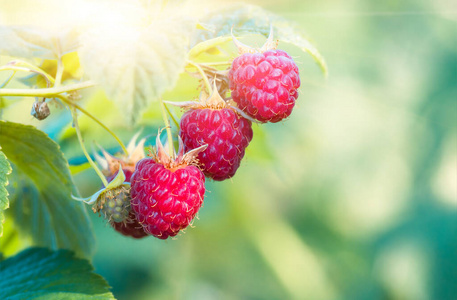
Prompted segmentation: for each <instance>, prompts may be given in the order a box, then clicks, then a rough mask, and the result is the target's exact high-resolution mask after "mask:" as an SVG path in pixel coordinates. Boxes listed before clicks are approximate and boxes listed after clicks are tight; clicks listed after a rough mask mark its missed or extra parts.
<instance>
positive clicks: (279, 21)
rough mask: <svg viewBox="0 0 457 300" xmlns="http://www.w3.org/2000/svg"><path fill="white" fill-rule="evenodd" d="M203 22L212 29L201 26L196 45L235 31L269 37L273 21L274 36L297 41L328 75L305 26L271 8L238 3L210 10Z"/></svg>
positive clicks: (236, 32) (298, 45)
mask: <svg viewBox="0 0 457 300" xmlns="http://www.w3.org/2000/svg"><path fill="white" fill-rule="evenodd" d="M201 22H202V23H203V24H205V25H206V27H207V28H208V30H200V31H198V32H197V34H196V35H195V36H194V37H193V39H192V44H193V45H198V44H199V43H201V42H204V41H206V40H211V39H214V38H216V37H220V36H228V35H230V33H231V30H232V28H233V31H234V33H235V34H236V35H238V34H239V33H254V34H261V35H263V36H265V37H268V35H269V33H270V25H271V26H272V27H273V29H274V38H275V39H279V40H280V41H281V42H286V43H290V44H293V45H296V46H297V47H299V48H300V49H302V50H303V51H305V52H307V53H309V54H310V55H311V57H312V58H313V59H314V60H315V61H316V63H317V64H318V65H319V67H320V68H321V70H322V72H323V73H324V74H325V75H327V64H326V63H325V60H324V58H323V56H322V55H321V54H320V53H319V51H318V50H317V48H316V47H315V46H314V45H313V44H312V43H311V42H310V41H309V40H308V39H307V38H306V37H305V35H304V33H303V32H302V30H301V29H299V28H298V27H296V26H295V25H294V24H293V23H292V22H290V21H288V20H286V19H284V18H282V17H280V16H277V15H275V14H273V13H271V12H268V11H266V10H264V9H262V8H260V7H258V6H254V5H247V4H241V3H240V4H234V5H229V6H225V7H222V8H220V9H218V10H216V11H210V12H209V13H208V14H207V15H206V16H205V17H203V18H202V19H201Z"/></svg>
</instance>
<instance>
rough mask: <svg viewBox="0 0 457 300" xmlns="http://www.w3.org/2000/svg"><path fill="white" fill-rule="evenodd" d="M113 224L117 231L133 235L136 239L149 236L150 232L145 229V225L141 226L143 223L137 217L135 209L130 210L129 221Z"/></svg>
mask: <svg viewBox="0 0 457 300" xmlns="http://www.w3.org/2000/svg"><path fill="white" fill-rule="evenodd" d="M111 225H112V226H113V228H114V229H115V230H116V231H117V232H119V233H121V234H123V235H126V236H131V237H133V238H135V239H140V238H143V237H145V236H148V234H147V233H146V232H145V231H144V229H143V226H141V224H140V223H139V222H138V220H137V219H136V217H135V212H134V211H133V210H130V214H129V216H128V218H127V221H124V222H119V223H115V222H113V223H112V224H111Z"/></svg>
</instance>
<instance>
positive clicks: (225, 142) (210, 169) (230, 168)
mask: <svg viewBox="0 0 457 300" xmlns="http://www.w3.org/2000/svg"><path fill="white" fill-rule="evenodd" d="M219 98H220V96H219ZM221 100H222V99H221ZM180 128H181V131H180V136H181V138H182V140H183V142H184V146H185V149H186V150H187V149H194V148H197V147H199V146H201V145H205V144H207V145H208V148H207V149H206V150H205V151H202V152H201V153H200V154H199V155H198V157H197V159H198V160H199V162H200V164H201V168H202V171H203V172H204V174H205V175H206V176H208V177H210V178H213V179H214V180H218V181H221V180H225V179H227V178H231V177H232V176H233V175H235V172H236V170H237V169H238V167H239V166H240V162H241V159H242V158H243V157H244V152H245V149H246V147H247V146H248V144H249V142H250V141H251V140H252V128H251V122H250V121H249V120H246V119H245V118H243V117H241V116H240V115H239V114H238V113H236V112H235V111H234V110H233V109H232V108H230V107H229V106H228V105H224V104H221V105H207V106H206V107H205V106H202V107H196V108H191V109H190V110H188V111H187V112H185V113H184V115H183V116H182V118H181V126H180Z"/></svg>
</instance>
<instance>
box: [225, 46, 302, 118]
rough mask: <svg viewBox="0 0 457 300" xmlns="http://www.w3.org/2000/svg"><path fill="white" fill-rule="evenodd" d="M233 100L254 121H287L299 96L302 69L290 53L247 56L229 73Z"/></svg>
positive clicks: (263, 53)
mask: <svg viewBox="0 0 457 300" xmlns="http://www.w3.org/2000/svg"><path fill="white" fill-rule="evenodd" d="M229 81H230V89H231V90H232V99H233V101H235V102H236V103H237V104H238V106H239V108H240V109H242V110H243V111H244V112H245V113H246V114H248V115H249V116H251V117H253V118H254V119H256V120H258V121H260V122H262V123H265V122H272V123H276V122H279V121H281V120H283V119H285V118H287V117H288V116H289V115H290V114H291V113H292V109H293V107H294V105H295V100H296V99H297V97H298V91H297V89H298V88H299V87H300V77H299V75H298V67H297V65H296V64H295V62H294V61H293V59H292V57H290V56H289V55H288V54H287V53H286V52H284V51H282V50H267V51H265V52H261V53H258V52H257V53H244V54H242V55H241V56H239V57H237V58H235V60H234V61H233V63H232V66H231V68H230V71H229Z"/></svg>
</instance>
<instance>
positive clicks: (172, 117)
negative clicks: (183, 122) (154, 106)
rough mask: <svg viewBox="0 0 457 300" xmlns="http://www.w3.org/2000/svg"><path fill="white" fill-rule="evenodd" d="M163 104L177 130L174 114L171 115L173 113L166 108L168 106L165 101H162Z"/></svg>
mask: <svg viewBox="0 0 457 300" xmlns="http://www.w3.org/2000/svg"><path fill="white" fill-rule="evenodd" d="M162 102H163V101H162ZM163 105H164V106H165V109H166V110H167V113H168V115H169V116H170V118H171V119H172V120H173V123H174V124H175V126H176V128H178V130H179V123H178V121H177V120H176V118H175V116H173V114H172V113H171V111H170V109H169V108H168V106H167V105H166V104H165V103H163Z"/></svg>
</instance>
